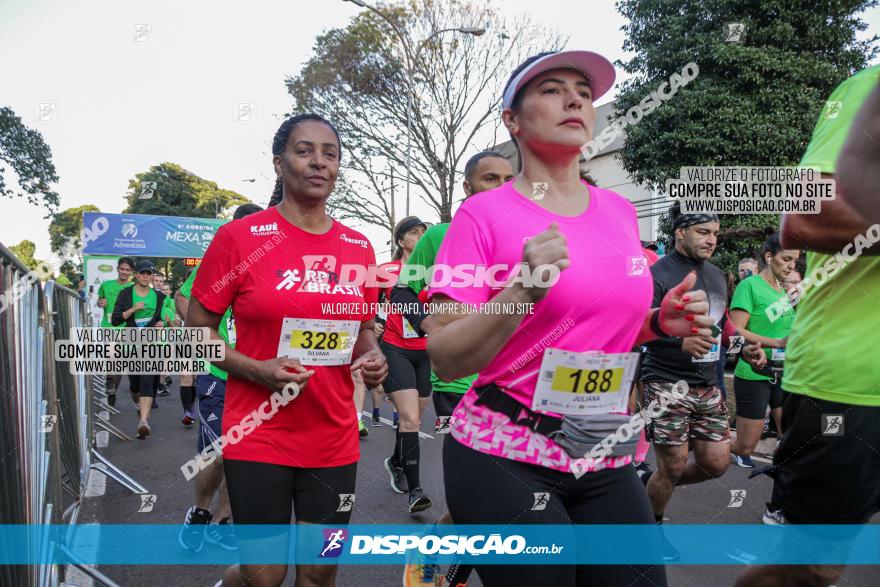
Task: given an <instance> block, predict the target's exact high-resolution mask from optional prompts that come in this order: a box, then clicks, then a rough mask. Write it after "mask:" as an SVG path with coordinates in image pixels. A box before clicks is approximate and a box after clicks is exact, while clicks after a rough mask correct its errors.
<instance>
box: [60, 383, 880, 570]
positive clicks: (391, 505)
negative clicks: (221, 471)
mask: <svg viewBox="0 0 880 587" xmlns="http://www.w3.org/2000/svg"><path fill="white" fill-rule="evenodd" d="M125 398H127V393H125V392H120V395H119V403H118V405H117V407H118V408H120V409H121V410H123V412H122V413H121V414H118V415H114V416H112V417H111V421H112V422H113V423H114V424H115V425H117V426H118V427H120V428H122V429H123V430H124V431H126V432H127V433H129V434H131V435H132V436H134V431H135V428H136V426H137V415H136V412H135V409H134V407H133V405H131V404H130V402H129V401H128V400H127V399H125ZM158 401H159V405H160V409H159V410H158V411H154V412H153V416H152V418H151V425H152V428H153V433H152V435H151V436H150V437H149V439H148V440H145V441H139V440H132V441H130V442H121V441H119V440H117V439H116V438H111V439H110V442H109V445H108V446H107V447H106V448H103V449H101V452H102V454H104V455H105V456H106V457H108V458H109V459H110V460H111V461H112V462H113V463H114V464H116V465H117V466H119V467H120V468H122V469H123V470H125V471H126V472H127V473H129V474H130V475H131V476H133V477H134V478H135V479H136V480H137V481H139V482H140V483H141V484H142V485H144V486H145V487H146V488H147V489H148V490H149V491H150V493H152V494H155V495H156V505H155V507H154V509H153V511H152V512H150V513H137V512H138V509H139V507H140V505H141V499H140V497H139V496H137V495H133V494H131V493H129V492H128V491H127V490H125V489H123V488H122V487H121V486H119V485H117V484H116V483H115V482H113V481H112V480H106V485H104V484H102V483H101V481H103V477H104V476H103V475H101V474H100V473H97V474H94V475H93V476H94V477H95V479H94V480H93V483H92V489H91V491H92V493H94V494H95V496H94V497H91V498H89V499H87V500H86V502H85V504H84V506H83V509H82V512H81V515H80V520H79V522H80V523H94V522H98V523H108V524H125V523H130V524H147V523H149V524H178V523H180V522H182V520H183V516H184V513H185V512H186V510H187V508H188V507H190V505H191V504H192V500H193V488H192V485H191V483H189V482H187V481H186V480H185V479H184V477H183V475H182V474H181V472H180V466H181V464H183V463H184V462H185V461H187V460H188V459H190V458H192V457H193V455H194V453H195V445H196V430H195V426H193V427H192V428H185V427H184V426H183V425H182V424H181V423H180V416H181V412H180V410H181V408H180V402H179V399H178V397H177V384H176V382H175V385H174V388H173V391H172V395H171V396H169V397H166V398H159V400H158ZM368 404H369V400H368ZM382 412H383V415H384V416H386V417H390V415H391V408H390V404H388V403H384V405H383V406H382ZM432 423H433V412H431V414H430V417H427V418H425V423H424V424H423V430H424V431H426V432H427V433H430V434H431V435H432V437H431V438H423V439H422V445H421V451H422V465H421V476H422V485H423V487H424V489H425V490H426V491H427V492H428V494H429V495H431V496H432V497H433V498H434V502H435V505H434V507H433V508H432V509H430V510H428V511H426V512H423V513H422V514H421V515H410V514H409V513H407V512H406V507H405V506H406V503H405V496H403V495H398V494H396V493H393V492H392V491H391V489H390V488H389V486H388V481H387V475H386V473H385V470H384V469H383V468H382V461H383V459H384V458H385V457H386V456H387V455H388V454H390V451H391V448H392V444H393V438H394V434H393V429H392V428H391V427H390V426H387V425H386V426H383V427H381V428H370V429H369V430H370V435H369V437H368V438H366V439H365V440H363V441H362V442H361V453H362V454H361V461H360V465H359V466H358V483H357V501H356V507H355V510H354V514H353V517H352V522H353V523H361V524H365V523H366V524H368V523H391V524H397V523H404V524H405V523H431V522H433V521H434V520H435V518H436V517H437V516H439V515H440V514H441V513H442V510H443V509H444V508H443V506H442V504H443V486H442V485H443V484H442V473H441V466H440V457H441V450H440V449H441V445H442V436H439V437H435V436H434V435H433V432H432V430H431V424H432ZM315 440H316V442H320V439H315ZM747 477H748V472H747V471H746V470H744V469H740V468H737V467H731V468H730V469H729V470H728V472H727V473H726V474H725V475H724V477H722V478H721V479H719V480H716V481H711V482H707V483H702V484H700V485H694V486H686V487H681V488H679V489H678V490H677V491H676V492H675V495H674V496H673V498H672V503H671V504H670V507H669V509H668V511H667V516H668V518H669V521H668V522H667V523H692V524H694V523H710V524H747V523H756V522H758V521H760V517H761V513H762V512H763V508H764V502H765V501H767V500H768V499H769V495H770V489H771V484H770V481H769V480H768V479H767V478H766V477H764V476H761V477H760V478H757V479H753V480H749V479H748V478H747ZM478 482H479V480H475V483H478ZM733 489H744V490H746V498H745V501H744V503H743V504H742V506H741V507H739V508H729V507H727V506H728V504H729V503H730V491H731V490H733ZM874 521H875V522H876V521H880V520H878V519H876V518H875V520H874ZM132 547H133V548H136V545H132ZM742 569H743V567H741V566H733V565H732V566H669V567H668V568H667V574H668V577H669V584H670V585H671V586H675V587H678V586H695V587H696V586H699V587H706V586H712V587H714V586H717V585H732V584H733V582H734V581H735V578H736V577H737V575H738V574H739V573H740V572H741V571H742ZM100 570H101V572H103V573H105V574H106V575H107V576H109V577H110V578H112V579H113V580H115V581H116V582H117V583H119V584H120V585H122V586H123V587H154V586H163V587H167V586H176V585H188V586H193V587H202V586H205V587H211V586H213V585H214V583H215V582H216V581H217V580H218V579H219V577H220V575H221V573H222V569H221V568H218V567H206V566H175V567H171V566H141V567H136V566H103V567H101V568H100ZM74 584H76V585H79V586H80V587H86V585H88V584H89V583H88V581H85V580H79V579H76V580H74ZM471 584H472V585H474V586H479V585H480V582H479V581H478V580H477V579H475V578H474V579H472V580H471ZM877 584H880V569H878V568H876V567H858V568H850V569H848V570H847V573H846V574H845V576H844V578H843V580H841V581H840V582H839V583H838V585H839V586H844V585H847V586H865V587H867V586H873V585H877ZM285 585H293V580H292V577H290V576H288V580H287V582H286V583H285ZM337 585H339V586H340V587H348V586H352V587H353V586H358V587H360V586H365V585H381V586H384V585H388V586H392V585H400V567H396V566H373V567H359V566H358V567H355V566H341V567H340V570H339V576H338V581H337Z"/></svg>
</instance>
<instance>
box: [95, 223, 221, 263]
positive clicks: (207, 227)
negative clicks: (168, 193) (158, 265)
mask: <svg viewBox="0 0 880 587" xmlns="http://www.w3.org/2000/svg"><path fill="white" fill-rule="evenodd" d="M226 222H228V221H227V220H215V219H213V218H187V217H183V216H151V215H147V214H105V213H103V212H84V213H83V233H82V242H83V253H84V254H88V255H117V256H123V255H128V256H133V257H202V256H203V255H204V254H205V250H207V248H208V245H209V244H211V241H212V240H213V239H214V235H215V234H217V229H218V228H220V227H221V226H223V225H224V224H225V223H226Z"/></svg>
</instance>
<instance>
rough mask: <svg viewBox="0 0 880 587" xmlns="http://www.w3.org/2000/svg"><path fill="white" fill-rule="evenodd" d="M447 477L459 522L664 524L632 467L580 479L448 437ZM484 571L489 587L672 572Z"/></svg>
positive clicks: (655, 578) (637, 579)
mask: <svg viewBox="0 0 880 587" xmlns="http://www.w3.org/2000/svg"><path fill="white" fill-rule="evenodd" d="M477 480H478V482H477ZM443 483H444V486H445V488H446V503H447V505H448V507H449V513H450V514H451V515H452V519H453V520H455V523H456V524H499V525H500V524H510V523H515V524H557V525H570V524H646V525H650V526H651V527H656V526H655V523H654V514H653V512H652V511H651V503H650V502H649V501H648V494H647V492H646V491H645V487H644V485H642V482H641V481H640V480H639V478H638V475H637V474H636V470H635V468H634V467H631V466H629V465H625V466H623V467H621V468H619V469H605V470H602V471H598V472H596V473H586V474H584V475H582V476H581V477H580V478H577V477H575V476H574V475H572V474H571V473H570V472H567V473H566V472H562V471H556V470H554V469H548V468H546V467H540V466H538V465H530V464H528V463H520V462H518V461H514V460H510V459H506V458H501V457H494V456H491V455H487V454H485V453H482V452H479V451H476V450H473V449H471V448H468V447H466V446H464V445H463V444H460V443H459V442H458V441H457V440H455V439H454V438H453V437H451V436H446V438H445V439H444V441H443ZM562 532H564V530H563V531H562ZM597 532H601V530H597ZM584 548H585V549H587V548H595V545H584ZM638 548H640V549H644V550H645V552H649V549H650V550H652V551H656V552H657V554H658V556H659V552H660V551H659V546H658V545H657V544H653V545H649V544H647V543H644V544H639V545H638ZM477 574H478V575H479V576H480V580H481V581H482V582H483V585H485V586H486V587H496V586H499V587H506V586H509V585H569V586H574V585H576V586H578V587H581V586H587V585H619V586H633V587H634V586H645V587H664V586H665V585H666V571H665V569H664V567H663V566H659V565H578V566H574V565H540V566H539V565H486V566H477Z"/></svg>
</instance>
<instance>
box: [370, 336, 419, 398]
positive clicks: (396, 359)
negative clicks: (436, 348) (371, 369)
mask: <svg viewBox="0 0 880 587" xmlns="http://www.w3.org/2000/svg"><path fill="white" fill-rule="evenodd" d="M379 347H380V348H381V349H382V352H383V353H384V354H385V360H387V361H388V377H387V378H386V379H385V381H384V382H383V383H382V387H383V388H385V393H394V392H395V391H400V390H401V389H416V390H418V392H419V397H430V395H431V361H430V360H429V359H428V351H414V350H410V349H402V348H400V347H399V346H394V345H393V344H389V343H387V342H385V341H384V340H383V341H382V342H380V343H379Z"/></svg>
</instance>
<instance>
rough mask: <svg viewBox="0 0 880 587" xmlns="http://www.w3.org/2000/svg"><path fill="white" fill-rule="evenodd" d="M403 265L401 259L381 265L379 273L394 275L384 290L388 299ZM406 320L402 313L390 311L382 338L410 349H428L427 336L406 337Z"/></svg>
mask: <svg viewBox="0 0 880 587" xmlns="http://www.w3.org/2000/svg"><path fill="white" fill-rule="evenodd" d="M401 265H402V263H401V261H389V262H388V263H383V264H382V265H381V266H380V267H379V275H382V276H385V275H389V276H390V275H394V282H393V283H392V284H391V286H390V287H387V288H385V289H384V290H383V291H384V292H385V300H386V301H391V290H392V288H394V286H396V285H397V276H398V275H400V266H401ZM404 320H405V318H404V317H403V315H402V314H398V313H396V312H388V317H387V318H386V319H385V332H384V333H383V334H382V340H384V341H385V342H387V343H388V344H392V345H394V346H396V347H398V348H401V349H408V350H411V351H423V350H425V349H427V348H428V338H427V337H426V336H422V337H418V338H406V337H405V336H404V332H403V321H404ZM408 330H409V331H410V332H415V331H414V330H411V329H408Z"/></svg>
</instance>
